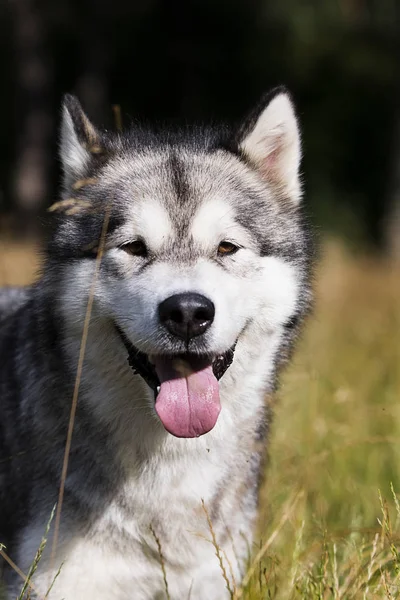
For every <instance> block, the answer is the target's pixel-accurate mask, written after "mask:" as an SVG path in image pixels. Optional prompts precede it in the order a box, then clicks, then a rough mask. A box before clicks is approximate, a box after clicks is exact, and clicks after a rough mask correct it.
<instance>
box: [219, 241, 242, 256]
mask: <svg viewBox="0 0 400 600" xmlns="http://www.w3.org/2000/svg"><path fill="white" fill-rule="evenodd" d="M238 250H239V248H238V247H237V246H235V244H232V243H231V242H221V243H220V245H219V246H218V254H219V255H220V256H224V255H226V254H235V252H237V251H238Z"/></svg>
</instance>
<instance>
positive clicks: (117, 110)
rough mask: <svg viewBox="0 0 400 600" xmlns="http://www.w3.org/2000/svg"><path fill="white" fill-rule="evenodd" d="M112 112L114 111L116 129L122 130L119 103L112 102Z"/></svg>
mask: <svg viewBox="0 0 400 600" xmlns="http://www.w3.org/2000/svg"><path fill="white" fill-rule="evenodd" d="M113 112H114V119H115V126H116V128H117V129H118V131H122V114H121V107H120V105H119V104H114V106H113Z"/></svg>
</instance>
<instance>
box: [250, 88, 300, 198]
mask: <svg viewBox="0 0 400 600" xmlns="http://www.w3.org/2000/svg"><path fill="white" fill-rule="evenodd" d="M238 146H239V150H240V151H241V152H242V154H243V155H244V157H245V159H247V160H248V162H249V163H250V164H251V165H252V167H253V168H255V169H256V170H257V171H258V172H259V173H260V174H261V176H262V177H263V178H264V179H265V180H267V181H271V182H273V183H275V184H276V185H277V186H278V188H279V189H280V190H281V191H282V193H283V194H284V195H285V196H286V197H287V198H289V199H290V200H291V201H292V202H293V203H295V204H298V203H299V201H300V199H301V184H300V178H299V168H300V161H301V145H300V131H299V126H298V122H297V117H296V114H295V110H294V107H293V103H292V100H291V98H290V95H289V93H288V92H287V90H286V89H285V88H277V89H275V90H273V91H272V92H271V93H270V94H269V95H268V96H267V98H266V99H265V100H264V102H263V103H262V104H261V106H260V107H258V109H257V110H256V111H255V112H254V113H253V114H252V115H250V117H249V118H248V119H247V121H246V122H245V123H244V125H243V127H242V128H241V130H240V133H239V136H238Z"/></svg>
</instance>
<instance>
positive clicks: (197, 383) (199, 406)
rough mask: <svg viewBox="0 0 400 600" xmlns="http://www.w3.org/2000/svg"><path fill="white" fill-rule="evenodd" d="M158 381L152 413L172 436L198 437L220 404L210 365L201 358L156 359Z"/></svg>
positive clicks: (213, 420) (213, 419)
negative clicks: (157, 391)
mask: <svg viewBox="0 0 400 600" xmlns="http://www.w3.org/2000/svg"><path fill="white" fill-rule="evenodd" d="M155 368H156V372H157V375H158V378H159V380H160V382H161V387H160V391H159V393H158V396H157V398H156V411H157V414H158V416H159V417H160V419H161V422H162V424H163V425H164V427H165V429H166V430H167V431H169V432H170V433H172V434H173V435H175V436H176V437H184V438H192V437H198V436H200V435H203V434H204V433H207V432H208V431H210V430H211V429H212V428H213V427H214V425H215V423H216V422H217V419H218V415H219V412H220V410H221V405H220V402H219V385H218V381H217V379H216V378H215V375H214V373H213V371H212V365H210V363H209V362H206V361H205V360H204V359H198V358H193V359H191V360H190V364H189V363H188V362H186V361H185V360H183V359H180V358H176V359H171V358H161V357H160V358H156V359H155Z"/></svg>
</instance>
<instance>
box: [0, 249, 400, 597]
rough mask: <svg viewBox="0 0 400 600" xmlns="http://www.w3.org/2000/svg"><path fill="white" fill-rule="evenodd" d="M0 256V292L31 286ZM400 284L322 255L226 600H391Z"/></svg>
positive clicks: (368, 267)
mask: <svg viewBox="0 0 400 600" xmlns="http://www.w3.org/2000/svg"><path fill="white" fill-rule="evenodd" d="M0 256H1V258H0V283H2V284H4V283H7V284H20V283H24V282H26V281H30V280H31V278H32V273H33V270H34V268H36V266H37V257H36V253H35V251H34V249H32V248H31V247H29V248H28V251H27V249H26V248H25V249H24V248H21V247H19V246H16V245H12V244H10V243H9V242H8V243H7V244H5V243H3V245H2V243H1V242H0ZM399 275H400V272H399V269H398V268H396V267H395V266H393V265H390V264H388V263H385V262H384V261H381V260H378V259H377V258H373V257H372V258H371V257H370V258H368V257H364V258H360V257H358V258H357V259H355V258H351V257H349V256H347V255H346V254H345V252H344V251H343V249H342V248H341V246H339V245H336V244H328V245H327V246H326V253H325V256H324V258H323V261H322V263H321V265H320V267H319V270H318V277H317V286H316V287H317V290H316V291H317V301H316V309H315V314H314V316H313V317H312V318H311V319H310V321H309V323H308V325H307V328H306V330H305V332H304V336H303V339H302V341H301V343H300V344H299V347H298V349H297V352H296V355H295V357H294V360H293V362H292V364H291V365H290V367H289V368H288V369H287V371H286V372H285V374H284V376H283V377H282V381H281V386H280V391H279V393H278V395H277V397H276V398H275V399H274V413H275V418H274V423H273V427H272V437H271V441H270V460H269V465H268V468H267V472H266V478H265V482H264V484H263V487H262V489H261V495H260V514H259V525H258V532H259V535H258V536H257V539H258V540H259V543H258V544H256V545H255V546H254V548H253V553H252V558H251V559H250V561H249V568H248V572H247V575H245V578H244V582H245V584H246V585H245V587H244V588H241V589H231V596H232V598H235V599H237V600H238V599H239V598H243V600H267V599H268V600H270V599H276V600H281V599H282V600H283V599H285V600H286V599H287V600H291V599H297V598H298V599H307V600H308V599H310V600H314V599H315V600H316V599H321V600H322V599H328V598H332V599H334V600H336V599H339V598H340V599H343V600H344V599H346V600H347V599H353V598H354V599H360V600H361V599H362V600H365V599H367V598H387V599H391V598H399V597H400V543H399V542H400V506H399V500H398V498H400V402H399V400H400V301H399V298H400V277H399ZM206 516H207V515H205V518H206ZM210 529H212V523H211V522H210ZM210 539H213V540H214V537H213V532H212V531H211V532H210ZM214 542H215V544H216V557H215V560H219V561H220V564H221V563H222V565H221V571H223V570H225V575H226V572H227V571H228V572H229V569H228V567H229V565H227V564H224V560H225V559H224V556H223V553H222V552H221V553H220V554H219V555H218V551H217V550H218V544H217V542H218V540H214ZM161 553H162V548H161V549H160V555H161V556H162V554H161ZM163 574H164V576H165V581H166V582H167V578H168V571H167V567H166V571H165V572H163ZM222 576H223V573H222V572H221V577H222ZM166 585H167V583H166Z"/></svg>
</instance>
